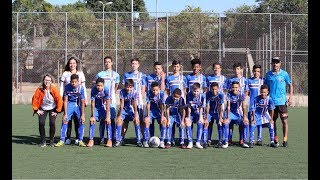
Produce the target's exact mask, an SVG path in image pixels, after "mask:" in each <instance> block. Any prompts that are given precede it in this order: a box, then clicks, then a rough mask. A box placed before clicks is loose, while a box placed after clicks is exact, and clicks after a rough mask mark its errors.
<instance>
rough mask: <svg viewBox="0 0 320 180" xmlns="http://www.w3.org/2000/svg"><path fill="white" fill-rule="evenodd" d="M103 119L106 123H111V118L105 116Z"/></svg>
mask: <svg viewBox="0 0 320 180" xmlns="http://www.w3.org/2000/svg"><path fill="white" fill-rule="evenodd" d="M104 121H105V122H106V123H107V125H110V124H111V119H110V118H108V117H107V118H106V119H105V120H104Z"/></svg>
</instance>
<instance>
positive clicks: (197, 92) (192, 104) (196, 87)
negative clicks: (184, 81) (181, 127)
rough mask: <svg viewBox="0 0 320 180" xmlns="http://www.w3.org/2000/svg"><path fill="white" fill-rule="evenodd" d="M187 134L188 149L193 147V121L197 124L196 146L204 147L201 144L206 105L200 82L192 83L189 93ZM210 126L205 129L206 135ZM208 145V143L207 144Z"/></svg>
mask: <svg viewBox="0 0 320 180" xmlns="http://www.w3.org/2000/svg"><path fill="white" fill-rule="evenodd" d="M187 107H188V108H187V118H186V125H187V136H188V142H189V143H188V146H187V148H188V149H191V148H192V147H193V138H192V129H193V123H195V124H197V140H196V148H198V149H203V146H202V145H201V144H200V142H201V139H202V133H203V113H204V110H203V109H204V107H205V95H204V94H203V93H201V86H200V84H199V83H198V82H195V83H194V84H193V85H192V91H191V92H189V93H188V94H187ZM207 133H208V128H206V129H205V131H204V134H205V135H204V136H208V135H207ZM205 147H207V145H205Z"/></svg>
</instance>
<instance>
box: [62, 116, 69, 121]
mask: <svg viewBox="0 0 320 180" xmlns="http://www.w3.org/2000/svg"><path fill="white" fill-rule="evenodd" d="M62 122H64V123H67V122H68V117H67V114H64V115H63V116H62Z"/></svg>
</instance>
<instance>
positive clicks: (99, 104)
mask: <svg viewBox="0 0 320 180" xmlns="http://www.w3.org/2000/svg"><path fill="white" fill-rule="evenodd" d="M96 122H100V132H101V127H103V128H104V127H105V125H107V138H108V140H107V144H106V145H105V146H106V147H112V126H111V115H110V94H109V90H108V89H107V88H106V87H105V86H104V79H102V78H98V79H97V80H96V82H95V86H94V87H93V88H92V89H91V116H90V127H89V142H88V144H87V146H88V147H92V146H93V145H94V140H93V139H94V131H95V124H96ZM103 139H104V134H101V133H100V142H101V141H103Z"/></svg>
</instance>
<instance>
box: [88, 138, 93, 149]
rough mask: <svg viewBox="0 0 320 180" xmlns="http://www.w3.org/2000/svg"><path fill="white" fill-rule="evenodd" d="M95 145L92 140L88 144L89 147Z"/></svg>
mask: <svg viewBox="0 0 320 180" xmlns="http://www.w3.org/2000/svg"><path fill="white" fill-rule="evenodd" d="M93 144H94V141H93V139H90V140H89V142H88V144H87V146H88V147H92V146H93Z"/></svg>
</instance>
